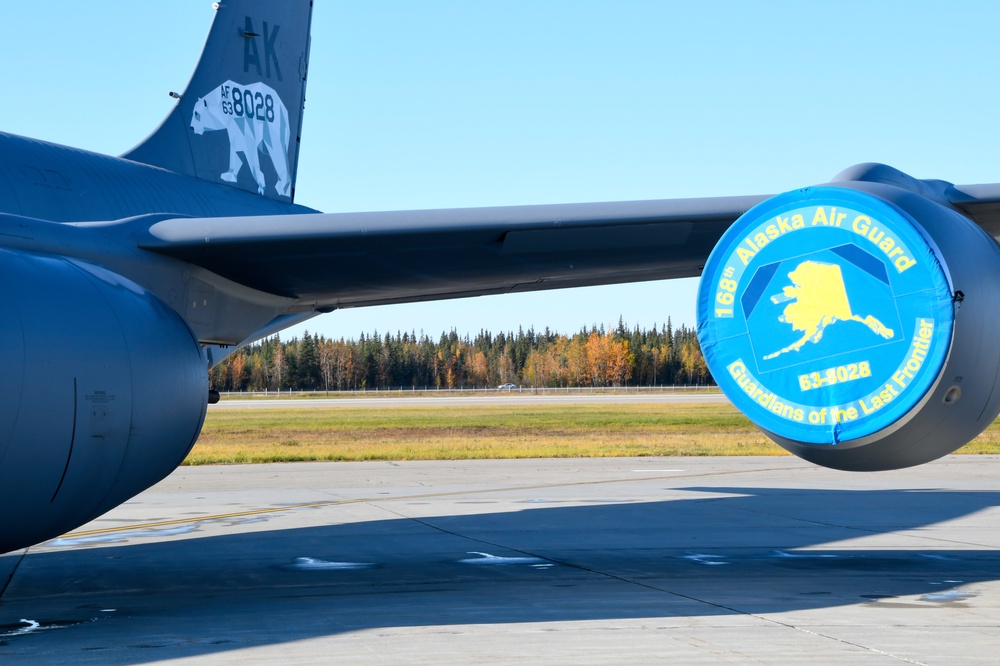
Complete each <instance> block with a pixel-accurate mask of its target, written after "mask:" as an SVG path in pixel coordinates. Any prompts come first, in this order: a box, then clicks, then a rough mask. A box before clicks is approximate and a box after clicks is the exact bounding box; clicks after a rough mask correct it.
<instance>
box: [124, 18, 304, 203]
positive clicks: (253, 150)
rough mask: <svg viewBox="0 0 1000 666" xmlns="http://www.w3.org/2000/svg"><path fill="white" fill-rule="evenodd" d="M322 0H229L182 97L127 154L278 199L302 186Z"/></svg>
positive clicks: (136, 159)
mask: <svg viewBox="0 0 1000 666" xmlns="http://www.w3.org/2000/svg"><path fill="white" fill-rule="evenodd" d="M312 4H313V3H312V0H281V2H274V1H273V0H223V1H222V2H216V3H214V7H215V8H216V16H215V21H214V22H213V24H212V30H211V32H210V33H209V35H208V41H207V42H206V43H205V49H204V51H203V52H202V54H201V60H199V61H198V65H197V67H196V68H195V71H194V75H193V76H192V77H191V81H190V83H188V86H187V89H186V90H185V91H184V93H183V94H181V95H179V96H177V95H173V96H175V97H178V100H177V106H175V107H174V109H173V110H172V111H171V112H170V114H169V115H168V116H167V118H166V119H165V120H164V121H163V123H162V124H161V125H160V126H159V127H158V128H157V129H156V131H154V132H153V133H152V134H151V135H150V136H149V137H148V138H147V139H146V140H145V141H143V142H142V143H140V144H139V145H138V146H136V147H135V148H133V149H132V150H130V151H129V152H127V153H125V154H124V155H122V157H124V158H126V159H130V160H134V161H136V162H142V163H144V164H150V165H153V166H158V167H162V168H164V169H168V170H170V171H175V172H177V173H183V174H187V175H190V176H196V177H198V178H202V179H204V180H210V181H214V182H219V183H224V184H227V185H231V186H233V187H237V188H240V189H243V190H248V191H250V192H257V193H259V194H261V195H264V196H266V197H270V198H272V199H278V200H281V201H291V200H292V199H294V196H295V173H296V170H297V167H298V158H299V139H300V136H301V128H302V109H303V104H304V102H305V89H306V70H307V68H308V62H309V27H310V23H311V20H312Z"/></svg>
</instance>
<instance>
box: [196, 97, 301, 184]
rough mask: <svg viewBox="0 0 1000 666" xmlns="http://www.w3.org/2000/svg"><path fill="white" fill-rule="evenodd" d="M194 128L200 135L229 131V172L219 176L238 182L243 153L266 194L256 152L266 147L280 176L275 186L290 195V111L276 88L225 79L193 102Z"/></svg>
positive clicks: (252, 173)
mask: <svg viewBox="0 0 1000 666" xmlns="http://www.w3.org/2000/svg"><path fill="white" fill-rule="evenodd" d="M191 129H192V130H194V133H195V134H197V135H199V136H201V135H202V134H204V133H205V132H211V131H214V130H222V129H224V130H226V132H227V133H228V134H229V171H226V172H225V173H223V174H221V175H220V178H222V180H224V181H226V182H227V183H235V182H236V176H237V174H239V172H240V169H241V168H242V167H243V163H242V161H240V157H239V155H238V154H237V153H243V157H244V159H245V160H246V162H247V166H248V167H250V175H252V176H253V179H254V180H255V181H256V182H257V193H258V194H264V188H265V187H266V185H267V183H265V182H264V174H263V173H262V172H261V170H260V162H259V160H258V157H257V151H258V150H260V149H261V147H264V148H266V149H267V154H268V155H270V157H271V163H272V164H273V165H274V171H275V173H277V175H278V182H276V183H275V184H274V188H275V189H276V190H277V191H278V194H279V195H280V196H284V197H290V196H291V186H292V181H291V177H290V175H289V168H288V146H289V142H290V139H291V131H290V129H289V127H288V110H287V109H285V105H284V104H283V103H282V101H281V98H280V97H278V93H276V92H274V89H273V88H271V87H270V86H268V85H266V84H264V83H259V82H258V83H251V84H249V85H242V84H240V83H234V82H233V81H226V82H225V83H223V84H222V85H221V86H219V87H218V88H216V89H215V90H213V91H212V92H210V93H208V94H207V95H205V96H204V97H202V98H200V99H199V100H198V101H197V102H195V103H194V113H193V114H192V116H191Z"/></svg>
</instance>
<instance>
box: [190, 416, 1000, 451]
mask: <svg viewBox="0 0 1000 666" xmlns="http://www.w3.org/2000/svg"><path fill="white" fill-rule="evenodd" d="M959 452H960V453H1000V427H998V425H997V424H993V425H992V426H990V428H988V429H987V430H986V432H985V433H983V434H982V435H980V436H979V438H977V439H976V440H975V441H974V442H972V443H970V444H969V445H967V446H966V447H964V448H963V449H961V450H960V451H959ZM728 455H740V456H743V455H767V456H776V455H787V454H786V453H785V452H784V450H782V449H781V448H779V447H778V446H777V445H775V444H773V443H772V442H771V441H770V440H768V439H767V438H766V437H764V436H763V435H761V434H760V432H759V431H758V430H757V429H756V428H755V427H753V426H752V425H751V424H750V422H749V421H748V420H747V419H746V418H745V417H744V416H742V415H741V414H740V413H739V412H737V411H736V409H735V408H733V407H732V406H730V405H665V404H661V405H614V404H609V405H533V406H511V407H490V406H483V407H476V406H464V405H463V406H461V407H402V408H400V407H394V408H391V409H387V408H377V407H363V408H353V407H338V408H332V409H306V410H303V409H253V410H250V409H248V410H218V411H211V412H209V414H208V418H207V420H206V423H205V428H204V430H203V431H202V435H201V438H200V439H199V440H198V443H197V444H196V445H195V447H194V450H193V451H192V452H191V454H190V455H189V456H188V458H187V460H186V461H185V463H184V464H186V465H205V464H214V463H260V462H292V461H308V460H338V461H348V460H468V459H477V458H570V457H608V456H728Z"/></svg>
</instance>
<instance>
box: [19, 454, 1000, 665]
mask: <svg viewBox="0 0 1000 666" xmlns="http://www.w3.org/2000/svg"><path fill="white" fill-rule="evenodd" d="M998 507H1000V458H997V457H973V456H957V457H949V458H947V459H945V460H943V461H939V462H936V463H933V464H930V465H926V466H923V467H918V468H915V469H910V470H903V471H899V472H891V473H879V474H847V473H842V472H833V471H829V470H824V469H820V468H817V467H812V466H810V465H808V464H806V463H803V462H800V461H797V460H795V459H792V458H781V457H779V458H641V459H586V460H522V461H474V462H412V463H306V464H285V465H248V466H231V467H196V468H182V469H179V470H178V471H177V472H176V473H174V474H173V475H172V476H170V477H169V478H168V479H166V480H165V481H163V482H162V483H160V484H159V485H157V486H156V487H154V488H152V489H150V490H149V491H147V492H145V493H143V494H142V495H140V496H139V497H137V498H135V499H134V500H133V501H131V502H129V503H127V504H126V505H124V506H122V507H119V508H118V509H116V510H114V511H112V512H111V513H109V514H107V515H106V516H104V517H102V518H101V519H99V520H97V521H95V522H94V523H92V524H90V525H88V526H86V527H84V528H82V529H80V530H78V531H77V532H76V533H74V534H71V535H68V536H66V537H63V538H61V539H57V540H55V541H52V542H49V543H47V544H43V545H41V546H38V547H35V548H32V549H31V550H30V552H29V553H28V554H27V556H25V557H24V558H23V561H20V566H19V567H17V570H16V573H15V574H14V576H13V579H12V581H11V582H10V584H9V585H8V586H7V588H6V590H5V592H4V594H3V596H2V600H0V625H3V626H2V627H0V662H2V663H4V664H7V663H31V664H38V663H41V664H49V663H53V664H54V663H66V662H73V663H84V664H105V663H124V664H138V663H154V662H156V663H159V662H169V663H184V664H220V663H221V664H255V663H260V664H264V663H277V662H280V663H303V664H305V663H308V664H313V663H315V664H320V663H323V664H325V663H338V664H340V663H347V664H361V663H364V664H470V663H512V662H517V663H527V664H546V665H550V664H556V663H571V662H572V663H614V664H621V663H678V664H689V663H704V664H718V663H740V664H742V663H764V664H802V663H809V664H843V663H848V662H850V663H860V664H869V663H870V664H899V663H909V664H914V663H915V664H969V663H983V664H986V663H995V662H996V659H997V655H998V654H1000V629H998V627H1000V582H998V579H1000V553H998V547H1000V508H998ZM18 559H19V556H17V555H8V556H5V557H4V558H2V560H3V561H4V563H5V564H6V565H7V566H8V568H10V567H12V566H13V564H14V563H16V562H17V561H18Z"/></svg>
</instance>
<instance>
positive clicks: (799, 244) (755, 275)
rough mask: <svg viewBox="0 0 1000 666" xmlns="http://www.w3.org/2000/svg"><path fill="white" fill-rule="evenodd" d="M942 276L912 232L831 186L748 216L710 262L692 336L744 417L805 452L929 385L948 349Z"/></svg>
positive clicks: (897, 409) (859, 430)
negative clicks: (808, 445) (799, 444)
mask: <svg viewBox="0 0 1000 666" xmlns="http://www.w3.org/2000/svg"><path fill="white" fill-rule="evenodd" d="M953 322H954V310H953V305H952V291H951V288H950V285H949V280H948V277H947V271H946V268H945V267H944V266H942V264H941V261H940V259H939V258H938V255H937V254H936V253H935V252H934V247H933V244H932V242H931V241H929V240H928V239H927V238H926V237H925V235H924V233H923V232H922V230H921V228H920V226H919V225H918V224H917V223H916V222H915V221H914V220H913V219H912V218H911V217H910V216H909V215H908V214H907V213H905V212H904V211H902V210H901V209H899V208H898V207H896V206H895V205H892V204H889V203H887V202H885V201H883V200H882V199H879V198H877V197H875V196H872V195H869V194H866V193H863V192H858V191H855V190H849V189H841V188H836V187H815V188H809V189H805V190H797V191H795V192H788V193H786V194H782V195H779V196H777V197H774V198H772V199H769V200H767V201H765V202H763V203H762V204H760V205H758V206H756V207H754V208H753V209H751V210H750V211H748V212H747V213H746V214H745V215H743V216H742V217H740V219H739V220H737V221H736V223H735V224H733V226H732V227H730V228H729V230H728V231H726V233H725V234H724V235H723V237H722V239H721V240H720V241H719V243H718V245H716V247H715V249H714V250H713V251H712V254H711V256H710V257H709V259H708V263H707V264H706V266H705V270H704V272H703V274H702V278H701V284H700V285H699V288H698V339H699V342H700V343H701V348H702V352H703V353H704V356H705V361H706V363H707V364H708V368H709V370H711V372H712V375H713V377H715V380H716V381H717V382H718V384H719V387H720V388H721V389H722V390H723V392H724V393H725V394H726V395H727V396H728V397H729V398H730V400H732V401H733V404H735V405H736V407H737V408H739V409H740V410H741V411H742V412H743V413H744V414H746V415H747V416H748V417H749V418H750V420H752V421H754V422H755V423H756V424H757V425H759V426H760V427H762V428H764V429H765V430H769V431H771V432H773V433H774V434H776V435H779V436H781V437H785V438H787V439H792V440H796V441H799V442H804V443H812V444H836V443H838V442H844V441H849V440H853V439H859V438H861V437H866V436H868V435H871V434H873V433H875V432H878V431H879V430H882V429H884V428H886V427H888V426H890V425H892V424H893V423H895V422H896V421H898V420H900V419H901V418H903V417H904V416H905V415H906V414H908V413H909V412H910V410H911V409H913V407H914V406H916V405H917V404H918V403H919V402H920V400H921V399H922V398H923V397H924V395H925V394H926V393H927V392H928V391H929V390H930V389H931V387H932V386H934V384H935V382H936V381H937V378H938V375H939V374H940V372H941V368H942V366H943V365H944V362H945V360H946V358H947V354H948V350H949V349H950V346H951V338H952V325H953Z"/></svg>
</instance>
